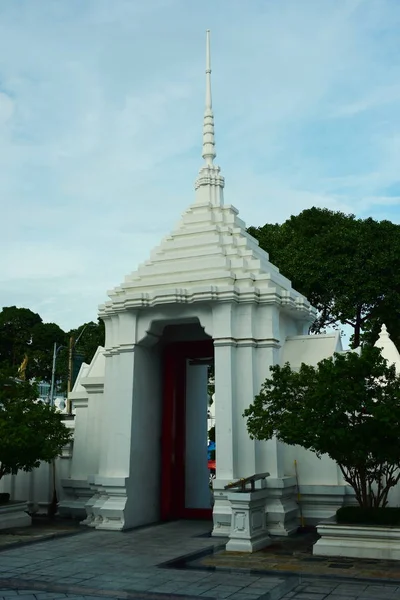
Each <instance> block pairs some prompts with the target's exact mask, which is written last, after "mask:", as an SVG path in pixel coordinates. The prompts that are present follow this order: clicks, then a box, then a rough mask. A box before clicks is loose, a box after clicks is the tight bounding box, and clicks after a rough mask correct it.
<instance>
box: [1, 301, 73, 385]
mask: <svg viewBox="0 0 400 600" xmlns="http://www.w3.org/2000/svg"><path fill="white" fill-rule="evenodd" d="M54 342H56V343H57V345H61V346H63V345H66V335H65V333H64V331H63V330H62V329H61V328H60V327H59V326H58V325H56V324H55V323H43V321H42V318H41V317H40V315H38V314H37V313H34V312H32V311H31V310H29V309H28V308H17V307H16V306H7V307H4V308H3V309H2V310H1V311H0V367H1V368H3V369H4V368H12V369H13V370H14V372H15V373H16V372H17V369H18V367H19V366H20V365H21V363H22V361H23V360H24V358H25V356H27V358H28V361H27V366H26V378H27V379H32V378H35V379H37V380H39V381H41V380H43V381H50V379H51V371H52V361H53V347H54ZM64 362H65V366H63V363H64ZM58 366H59V368H60V370H61V373H60V376H61V374H62V373H63V374H64V377H65V376H66V373H67V370H66V369H67V362H66V358H65V359H64V361H62V360H61V361H60V362H59V364H58Z"/></svg>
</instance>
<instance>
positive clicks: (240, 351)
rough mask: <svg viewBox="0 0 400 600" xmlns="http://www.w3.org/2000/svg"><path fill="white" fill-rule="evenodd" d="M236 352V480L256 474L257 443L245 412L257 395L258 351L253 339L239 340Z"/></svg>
mask: <svg viewBox="0 0 400 600" xmlns="http://www.w3.org/2000/svg"><path fill="white" fill-rule="evenodd" d="M237 343H238V348H237V350H236V357H237V369H236V389H237V404H236V411H235V421H236V423H235V429H236V437H235V440H234V444H235V446H236V448H237V472H236V473H235V479H236V478H239V477H249V476H250V475H254V474H255V473H256V469H257V466H256V454H255V441H254V440H252V439H250V436H249V433H248V431H247V422H246V419H245V418H244V417H243V412H244V411H245V410H246V408H248V407H249V406H250V404H251V403H252V402H253V400H254V395H255V376H256V350H255V343H254V341H253V340H251V339H247V340H246V339H245V340H238V342H237Z"/></svg>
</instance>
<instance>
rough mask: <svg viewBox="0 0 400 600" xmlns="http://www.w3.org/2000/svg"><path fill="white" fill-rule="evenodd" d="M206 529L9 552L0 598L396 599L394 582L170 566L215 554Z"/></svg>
mask: <svg viewBox="0 0 400 600" xmlns="http://www.w3.org/2000/svg"><path fill="white" fill-rule="evenodd" d="M209 527H210V525H209V524H208V523H204V522H203V523H199V522H177V523H168V524H163V525H157V526H154V527H150V528H145V529H141V530H136V531H130V532H125V533H121V532H105V531H94V530H90V531H89V532H87V533H85V534H84V535H75V536H70V537H56V538H54V539H51V540H47V541H41V542H38V543H36V544H30V545H25V546H22V547H11V548H8V549H6V550H3V551H2V552H1V553H0V600H59V599H60V600H61V599H64V598H71V599H72V600H100V599H102V600H118V599H121V600H163V599H165V600H166V599H168V600H185V599H186V600H189V599H192V600H193V599H195V598H201V599H203V600H204V599H207V598H209V599H215V600H219V599H221V600H225V599H229V600H292V599H294V600H400V581H399V583H398V585H396V584H395V583H392V584H390V583H386V584H384V583H382V582H380V581H376V582H375V583H371V582H368V581H366V580H362V579H359V580H357V581H355V580H354V579H353V580H352V579H347V580H344V579H340V578H337V577H335V578H330V579H327V578H323V577H318V573H315V572H314V573H312V575H313V577H312V578H311V577H309V576H307V575H304V574H302V573H298V574H296V575H288V574H287V572H285V571H281V572H275V573H272V574H268V575H265V574H262V573H260V572H257V573H254V572H251V569H247V570H242V569H241V568H239V569H237V568H236V566H233V567H232V564H231V565H230V566H229V567H226V566H222V567H217V568H215V566H214V567H212V568H206V567H205V566H204V565H202V566H200V567H199V568H193V565H192V567H191V568H190V569H186V568H178V567H174V566H172V567H171V564H172V565H173V564H174V562H175V561H177V559H180V561H181V562H182V557H184V556H185V557H186V556H189V557H190V560H192V562H193V561H194V562H196V560H195V557H196V556H197V557H198V556H199V553H201V552H203V553H204V552H207V551H208V552H212V550H213V549H216V550H217V551H218V548H219V547H220V545H221V539H218V538H210V537H207V536H206V535H204V534H205V533H206V532H207V531H209ZM218 556H221V554H218V553H216V554H215V555H214V558H215V557H218ZM210 558H211V555H210V556H209V557H208V560H209V559H210ZM201 560H207V557H204V556H203V558H202V559H201ZM178 562H179V561H178ZM166 563H168V564H169V565H170V566H169V567H166V566H165V564H166ZM161 564H163V565H164V566H163V568H160V565H161Z"/></svg>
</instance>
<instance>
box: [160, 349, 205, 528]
mask: <svg viewBox="0 0 400 600" xmlns="http://www.w3.org/2000/svg"><path fill="white" fill-rule="evenodd" d="M210 356H214V345H213V341H212V340H204V341H201V342H176V343H174V344H169V345H168V346H166V347H165V349H164V390H163V423H162V450H161V453H162V454H161V520H163V521H167V520H172V519H208V520H210V519H211V518H212V509H211V508H210V509H195V508H186V506H185V448H186V428H185V423H186V419H185V417H186V414H185V413H186V407H185V405H186V361H187V359H191V358H193V359H196V358H197V359H201V358H208V357H210Z"/></svg>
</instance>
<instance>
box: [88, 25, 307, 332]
mask: <svg viewBox="0 0 400 600" xmlns="http://www.w3.org/2000/svg"><path fill="white" fill-rule="evenodd" d="M206 56H207V58H206V107H205V113H204V123H203V152H202V156H203V159H204V165H203V166H202V168H201V169H200V172H199V175H198V177H197V180H196V184H195V189H196V199H195V202H194V203H193V204H192V206H190V207H189V209H188V210H187V211H186V212H185V213H184V214H183V216H182V219H181V221H180V222H179V223H178V225H177V227H176V228H175V230H174V231H173V232H172V233H171V234H170V235H168V236H167V237H166V238H165V239H164V240H163V241H162V242H161V244H160V245H159V246H158V247H157V248H156V249H155V250H154V251H153V252H152V253H151V256H150V259H149V260H148V261H146V262H145V263H144V264H142V265H140V266H139V268H138V270H137V271H135V272H133V273H131V274H130V275H128V276H127V277H126V278H125V281H124V283H122V284H121V286H119V287H117V288H115V289H114V290H112V291H111V292H109V297H110V301H109V302H107V303H106V304H105V305H103V306H101V307H100V315H101V316H106V315H108V314H112V313H114V312H119V311H123V310H126V309H127V308H146V307H152V306H156V305H160V304H176V303H193V302H210V301H218V300H222V301H236V302H252V303H254V302H255V303H273V304H279V305H281V306H282V307H286V308H287V309H289V310H292V311H294V312H293V316H295V317H297V318H299V319H301V320H306V321H308V322H312V321H313V320H314V319H315V310H314V309H313V308H312V307H311V306H310V304H309V302H308V301H307V299H306V298H305V297H304V296H303V295H301V294H300V293H298V292H296V291H295V290H294V289H293V288H292V286H291V283H290V281H289V280H288V279H286V277H283V276H282V275H281V274H280V273H279V270H278V269H277V268H276V267H275V266H274V265H272V264H271V263H270V262H269V257H268V254H267V252H265V251H264V250H262V249H261V248H260V247H259V245H258V242H257V241H256V240H255V239H254V238H252V237H251V236H250V235H249V234H248V233H247V231H246V226H245V223H244V222H243V221H242V220H241V219H239V217H238V211H237V210H236V209H235V208H234V207H233V206H224V199H223V188H224V184H225V182H224V178H223V177H222V175H221V172H220V168H219V167H218V166H216V165H214V159H215V157H216V152H215V135H214V115H213V110H212V100H211V63H210V34H209V31H208V32H207V51H206Z"/></svg>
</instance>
